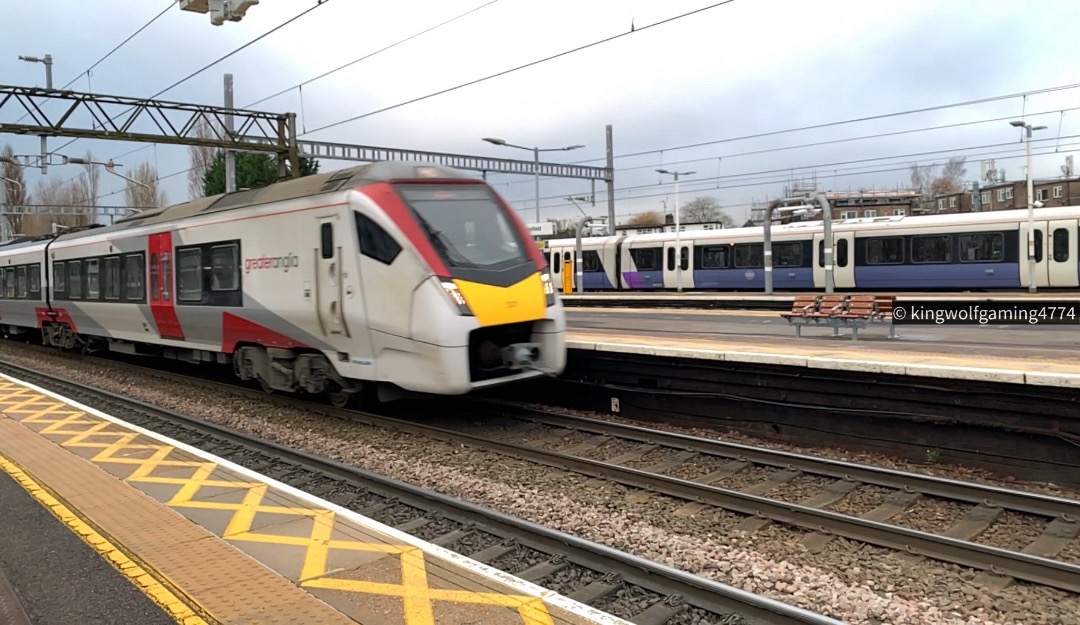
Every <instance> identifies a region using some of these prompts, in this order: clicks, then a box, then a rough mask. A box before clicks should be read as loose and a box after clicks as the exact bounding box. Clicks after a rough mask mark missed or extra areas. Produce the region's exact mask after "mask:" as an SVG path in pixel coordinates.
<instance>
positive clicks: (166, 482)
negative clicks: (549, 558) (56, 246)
mask: <svg viewBox="0 0 1080 625" xmlns="http://www.w3.org/2000/svg"><path fill="white" fill-rule="evenodd" d="M0 412H2V413H3V415H2V416H0V467H2V469H3V472H5V473H7V474H8V475H11V476H12V477H13V478H15V479H16V481H17V482H18V483H19V484H20V485H21V486H22V488H23V489H24V490H25V491H26V492H27V493H29V494H30V495H32V496H33V497H34V498H35V499H37V500H38V501H39V503H40V504H41V505H42V506H44V507H45V509H48V510H49V511H50V512H52V515H53V516H54V517H56V518H58V519H59V520H60V521H61V522H62V523H63V524H64V525H66V526H67V527H68V528H69V530H70V531H72V532H74V534H76V535H78V536H79V537H80V538H82V540H83V542H84V543H86V544H87V545H89V546H90V547H91V548H93V549H94V550H95V551H96V552H97V553H98V554H99V556H100V557H101V558H102V559H103V560H104V561H106V562H109V563H110V564H111V565H112V566H113V568H114V569H115V570H117V571H119V573H120V574H121V575H123V576H124V577H126V578H127V579H128V580H129V581H130V582H131V584H133V585H134V587H136V588H138V589H139V590H141V591H142V592H143V594H144V595H145V596H146V597H148V598H149V599H150V600H151V601H152V602H153V603H154V604H156V605H157V606H159V607H160V610H162V611H163V612H164V613H165V614H167V615H168V616H170V617H171V618H172V619H173V620H174V621H175V622H179V623H182V624H183V625H202V624H204V623H211V622H219V623H236V624H240V623H243V624H244V625H254V624H255V623H268V624H269V623H282V624H285V623H289V624H297V623H319V624H320V625H323V624H325V625H335V624H343V625H349V624H354V623H363V624H364V625H384V624H396V623H406V624H409V625H427V624H434V623H439V624H440V625H441V624H447V625H455V624H461V625H464V624H466V623H481V622H482V623H485V624H488V623H490V624H492V625H503V624H506V625H511V624H515V625H516V624H521V623H524V624H525V625H555V624H567V625H584V624H590V623H604V624H610V625H626V624H627V622H626V621H623V620H621V619H618V618H616V617H614V616H611V615H609V614H606V613H603V612H599V611H597V610H594V609H593V608H590V607H588V606H585V605H582V604H579V603H577V602H574V601H571V600H569V599H567V598H566V597H563V596H561V595H557V594H555V593H553V592H551V591H548V590H545V589H543V588H541V587H539V586H536V585H534V584H531V583H528V582H525V581H523V580H520V579H518V578H515V577H513V576H511V575H508V574H506V573H503V572H500V571H497V570H496V569H493V568H491V567H487V566H486V565H483V564H480V563H477V562H475V561H473V560H470V559H468V558H466V557H464V556H461V555H459V554H456V553H454V552H451V551H449V550H446V549H443V548H441V547H438V546H435V545H431V544H429V543H426V542H425V541H422V540H420V539H417V538H415V537H413V536H409V535H407V534H404V533H402V532H399V531H397V530H394V529H393V528H390V527H387V526H385V525H382V524H381V523H378V522H376V521H373V520H371V519H367V518H365V517H362V516H360V515H358V514H356V513H353V512H351V511H348V510H346V509H344V508H341V507H339V506H336V505H334V504H332V503H329V502H325V501H322V500H320V499H318V498H316V497H314V496H311V495H308V494H307V493H303V492H301V491H299V490H296V489H294V488H291V487H289V486H287V485H285V484H281V483H278V482H276V481H274V480H272V479H269V478H264V477H262V476H259V475H258V474H256V473H254V472H252V471H249V470H247V469H245V468H243V467H240V466H238V465H234V464H232V463H230V462H228V461H225V460H222V459H218V458H215V457H214V456H212V455H210V454H208V453H206V452H202V451H201V450H197V449H194V448H191V447H188V446H186V445H184V444H182V443H179V442H176V441H172V440H170V439H168V438H165V437H162V436H160V435H157V434H155V433H152V432H149V431H146V430H143V429H141V428H138V427H135V426H131V425H128V424H125V423H123V422H121V421H119V420H118V419H115V418H113V417H111V416H109V415H106V414H104V413H101V412H99V411H96V410H94V409H92V408H90V407H87V406H83V405H81V404H78V403H76V402H72V401H70V400H66V399H64V398H62V397H60V396H57V395H55V394H53V393H50V392H49V391H46V390H45V389H41V388H39V387H36V386H33V385H29V384H25V383H22V382H19V381H16V380H13V379H12V378H9V377H7V376H2V375H0ZM38 548H39V549H42V548H47V545H44V546H39V547H38Z"/></svg>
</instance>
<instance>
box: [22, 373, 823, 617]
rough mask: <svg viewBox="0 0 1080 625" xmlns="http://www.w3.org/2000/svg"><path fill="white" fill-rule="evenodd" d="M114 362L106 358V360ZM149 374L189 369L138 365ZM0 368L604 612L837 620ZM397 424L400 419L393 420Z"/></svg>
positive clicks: (41, 376) (224, 431) (208, 426)
mask: <svg viewBox="0 0 1080 625" xmlns="http://www.w3.org/2000/svg"><path fill="white" fill-rule="evenodd" d="M113 362H114V363H115V361H113ZM121 366H127V367H132V368H134V369H142V370H144V371H147V372H150V373H151V374H152V375H160V376H165V377H179V378H183V379H186V380H187V381H188V382H190V381H191V378H190V377H188V376H179V375H176V374H170V373H162V372H160V371H154V370H146V369H145V368H143V367H139V366H137V365H130V364H127V363H121ZM0 372H3V373H5V374H7V375H10V376H12V377H14V378H17V379H20V380H23V381H26V382H29V383H32V384H36V385H38V386H41V387H44V388H48V389H50V390H53V391H54V392H57V393H60V394H62V395H64V396H66V397H69V398H71V399H73V400H76V401H79V402H81V403H84V404H86V405H90V406H93V407H95V408H97V409H100V410H102V411H105V412H107V413H109V414H112V415H114V416H116V417H117V418H120V419H123V420H125V421H127V422H129V423H132V424H135V425H138V426H141V427H144V428H147V429H150V430H153V431H155V432H158V433H161V434H163V435H166V436H169V437H171V438H173V439H175V440H178V441H181V442H183V443H186V444H189V445H192V446H196V447H198V448H200V449H204V450H207V451H211V452H212V453H214V454H216V455H218V456H220V457H222V458H225V459H228V460H230V461H233V462H236V463H237V464H240V465H243V466H245V467H248V468H251V469H253V470H256V471H259V472H260V473H262V474H264V475H267V476H270V477H272V478H274V479H277V480H279V481H282V482H283V483H286V484H289V485H290V486H293V487H295V488H298V489H301V490H304V491H305V492H308V493H311V494H313V495H316V496H319V497H322V498H324V499H326V500H328V501H331V502H333V503H335V504H338V505H341V506H343V507H346V508H349V509H351V510H354V511H356V512H358V513H359V514H362V515H365V516H368V517H370V518H374V519H376V520H379V521H381V522H383V523H386V524H388V525H391V526H394V527H396V528H398V529H401V530H402V531H408V532H409V533H412V534H415V535H418V536H420V537H422V538H424V539H425V540H428V541H429V542H432V543H434V544H438V545H441V546H443V547H445V548H448V549H451V550H454V551H457V552H458V553H461V554H462V555H466V556H468V557H471V558H473V559H475V560H478V561H480V562H484V563H487V564H489V565H491V566H494V567H496V568H499V569H500V570H504V571H506V572H508V573H511V574H514V575H517V576H519V577H522V578H523V579H526V580H528V581H532V582H534V583H538V584H544V582H545V580H548V579H550V578H552V577H553V576H556V575H559V576H560V578H561V579H562V580H563V581H562V582H561V585H563V586H566V584H567V582H566V580H573V581H572V582H571V585H572V586H573V585H574V584H575V583H576V587H568V588H561V589H560V590H561V594H564V595H566V596H569V597H570V598H572V599H575V600H577V601H580V602H582V603H585V604H587V605H590V606H592V607H594V608H596V609H599V610H603V611H607V608H608V607H609V606H610V604H611V602H612V601H615V600H616V598H617V597H624V596H625V597H629V598H632V599H633V600H634V601H635V604H636V605H645V604H647V605H648V607H646V608H644V609H641V610H639V611H636V612H635V613H634V614H630V615H628V616H626V617H625V618H627V620H629V621H631V622H633V623H636V624H638V625H684V624H689V623H698V622H708V623H723V624H730V625H742V624H744V623H745V624H748V625H750V624H754V625H756V624H762V625H773V624H776V625H795V624H804V625H805V624H812V625H838V624H839V621H836V620H834V619H831V618H828V617H825V616H822V615H818V614H815V613H813V612H810V611H807V610H803V609H800V608H797V607H794V606H790V605H787V604H785V603H782V602H779V601H776V600H773V599H770V598H767V597H762V596H759V595H755V594H753V593H748V592H745V591H742V590H739V589H736V588H732V587H729V586H725V585H723V584H719V583H716V582H713V581H710V580H707V579H704V578H701V577H698V576H694V575H690V574H688V573H685V572H683V571H679V570H677V569H674V568H671V567H666V566H664V565H661V564H658V563H655V562H652V561H649V560H646V559H643V558H639V557H637V556H634V555H632V554H627V553H623V552H620V551H617V550H614V549H611V548H609V547H606V546H603V545H599V544H596V543H593V542H589V541H585V540H582V539H579V538H576V537H574V536H571V535H569V534H565V533H562V532H558V531H555V530H552V529H550V528H545V527H543V526H541V525H537V524H535V523H531V522H529V521H525V520H523V519H518V518H515V517H512V516H509V515H506V514H502V513H500V512H497V511H494V510H491V509H487V508H482V507H480V506H476V505H474V504H470V503H468V502H464V501H461V500H458V499H455V498H452V497H448V496H445V495H442V494H439V493H436V492H433V491H430V490H427V489H422V488H419V487H416V486H413V485H410V484H406V483H403V482H400V481H397V480H393V479H390V478H387V477H384V476H380V475H377V474H374V473H371V472H368V471H364V470H362V469H359V468H356V467H352V466H348V465H344V464H342V463H338V462H335V461H332V460H328V459H325V458H320V457H318V456H315V455H312V454H308V453H306V452H302V451H298V450H294V449H290V448H288V447H285V446H282V445H279V444H276V443H274V442H271V441H266V440H262V439H259V438H257V437H253V436H249V435H247V434H244V433H241V432H238V431H235V430H232V429H229V428H225V427H222V426H219V425H216V424H213V423H209V422H205V421H202V420H200V419H196V418H193V417H189V416H186V415H183V414H179V413H176V412H172V411H169V410H163V409H161V408H158V407H155V406H152V405H149V404H146V403H143V402H139V401H136V400H133V399H129V398H126V397H123V396H121V395H117V394H114V393H110V392H107V391H102V390H99V389H94V388H91V387H89V386H86V385H83V384H79V383H75V382H71V381H67V380H62V379H58V378H56V377H54V376H51V375H49V374H46V373H42V372H39V371H35V370H33V369H29V368H26V367H21V366H18V365H14V364H9V363H0ZM200 384H203V385H222V386H224V387H227V388H228V389H229V390H231V391H233V392H238V393H242V394H251V395H257V396H262V397H266V398H268V399H273V400H274V401H278V402H288V403H299V404H301V405H303V407H305V408H307V409H312V408H315V409H318V410H322V409H325V410H326V411H327V414H332V415H334V416H343V417H346V418H356V419H361V420H362V419H365V418H369V419H373V420H378V419H382V417H378V416H377V415H369V414H367V413H360V412H356V411H348V410H346V411H342V410H338V409H334V408H331V407H329V406H317V405H313V404H312V403H311V402H304V401H301V400H297V399H295V398H286V397H277V396H266V395H265V394H263V393H261V392H260V391H254V390H250V389H246V388H243V387H237V386H234V385H229V384H224V383H221V382H213V381H208V380H200ZM401 423H402V424H405V423H406V422H404V421H402V422H401Z"/></svg>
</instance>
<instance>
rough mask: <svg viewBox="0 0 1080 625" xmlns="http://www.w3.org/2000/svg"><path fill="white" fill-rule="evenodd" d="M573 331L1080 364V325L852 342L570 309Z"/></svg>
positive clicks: (775, 321)
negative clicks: (985, 356) (1062, 361)
mask: <svg viewBox="0 0 1080 625" xmlns="http://www.w3.org/2000/svg"><path fill="white" fill-rule="evenodd" d="M566 314H567V325H568V326H569V328H570V330H571V331H573V330H579V331H582V332H590V333H610V334H629V335H636V334H642V335H648V336H650V337H653V338H661V337H665V336H667V337H672V338H693V339H704V340H708V339H710V338H711V339H716V340H719V341H733V342H749V343H757V344H761V345H769V346H775V345H791V344H792V341H798V344H799V345H800V346H806V347H818V346H821V347H825V346H828V345H829V344H830V343H833V344H836V346H837V347H842V348H844V349H856V350H857V349H867V350H882V349H885V350H889V351H910V352H916V353H929V354H947V355H950V356H961V355H987V356H998V357H1007V358H1032V359H1046V360H1068V361H1074V362H1075V361H1078V360H1080V326H1077V325H1043V326H1032V325H1019V324H1018V325H985V326H965V325H940V326H935V325H898V326H897V327H896V330H897V335H898V336H899V338H897V339H889V338H887V337H888V334H889V332H888V329H887V328H885V327H881V326H878V327H873V328H867V329H863V330H860V331H859V340H858V341H852V340H851V336H850V332H849V331H848V330H842V331H841V336H839V337H834V336H832V329H831V328H827V327H824V326H823V327H820V328H814V327H807V328H803V332H802V333H803V336H802V338H801V339H797V338H796V337H795V328H793V327H791V326H790V325H788V322H787V321H786V320H784V319H783V318H782V317H780V314H779V313H778V312H749V313H747V312H741V311H727V312H722V313H708V312H695V311H685V312H683V311H678V312H671V311H656V312H644V311H636V310H634V311H621V310H620V311H613V310H603V309H598V310H590V311H581V310H575V309H573V308H567V309H566Z"/></svg>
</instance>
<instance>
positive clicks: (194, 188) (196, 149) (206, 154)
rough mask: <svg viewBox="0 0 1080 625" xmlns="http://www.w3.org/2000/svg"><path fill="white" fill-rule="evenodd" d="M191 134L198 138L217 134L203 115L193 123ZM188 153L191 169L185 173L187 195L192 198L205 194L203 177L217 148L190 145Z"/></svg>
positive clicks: (208, 137) (206, 137)
mask: <svg viewBox="0 0 1080 625" xmlns="http://www.w3.org/2000/svg"><path fill="white" fill-rule="evenodd" d="M191 135H192V136H194V137H198V138H200V139H210V138H214V137H217V136H218V134H217V133H216V132H214V128H213V127H212V126H211V125H210V122H209V121H207V120H206V118H205V117H200V118H199V121H197V122H196V123H195V127H194V128H193V129H192V133H191ZM188 154H189V155H190V157H191V169H190V170H188V173H187V180H188V196H189V197H190V199H192V200H194V199H198V198H201V197H203V196H204V195H205V192H204V191H203V188H204V186H205V182H204V179H205V178H206V172H207V170H208V169H210V166H211V165H213V164H214V156H215V155H216V154H217V149H215V148H212V147H208V146H204V145H192V146H189V147H188Z"/></svg>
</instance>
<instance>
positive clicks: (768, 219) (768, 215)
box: [764, 200, 780, 295]
mask: <svg viewBox="0 0 1080 625" xmlns="http://www.w3.org/2000/svg"><path fill="white" fill-rule="evenodd" d="M778 206H780V200H774V201H773V202H772V203H771V204H769V206H768V208H766V209H765V223H764V226H765V245H764V248H765V249H764V264H765V294H766V295H772V291H773V284H772V229H771V226H772V214H773V211H774V210H776V208H777V207H778Z"/></svg>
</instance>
